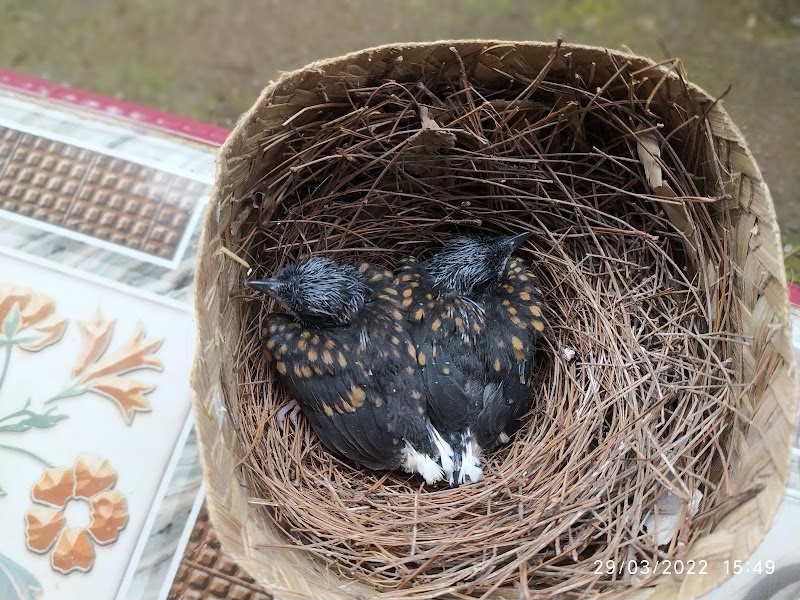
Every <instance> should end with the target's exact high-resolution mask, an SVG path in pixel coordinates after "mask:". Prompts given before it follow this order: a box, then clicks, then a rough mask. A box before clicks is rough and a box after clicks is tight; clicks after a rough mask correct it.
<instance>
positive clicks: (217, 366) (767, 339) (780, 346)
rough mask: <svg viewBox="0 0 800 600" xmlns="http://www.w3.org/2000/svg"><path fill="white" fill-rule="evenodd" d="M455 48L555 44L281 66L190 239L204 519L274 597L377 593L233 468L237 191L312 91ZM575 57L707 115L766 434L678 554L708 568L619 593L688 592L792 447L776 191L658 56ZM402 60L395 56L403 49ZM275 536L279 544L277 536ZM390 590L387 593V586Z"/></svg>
mask: <svg viewBox="0 0 800 600" xmlns="http://www.w3.org/2000/svg"><path fill="white" fill-rule="evenodd" d="M451 47H454V48H456V49H457V51H458V54H459V55H460V56H461V57H462V59H463V61H464V63H465V65H466V67H467V69H468V71H469V72H470V73H471V76H472V77H474V78H476V79H479V80H481V81H482V83H483V84H484V85H486V84H487V82H491V81H492V80H493V79H498V80H500V79H501V76H500V75H499V74H498V73H500V72H501V71H502V70H503V69H504V68H506V67H508V66H510V65H513V68H515V69H518V70H523V71H525V72H527V73H529V74H530V76H531V77H532V78H533V77H535V76H536V75H537V74H538V73H539V72H540V70H541V69H542V67H543V65H544V64H545V63H546V62H547V61H548V59H549V57H550V55H551V52H552V51H553V48H554V46H553V45H551V44H539V43H508V42H483V41H472V42H438V43H430V44H408V45H393V46H384V47H380V48H375V49H371V50H365V51H362V52H358V53H354V54H349V55H347V56H343V57H340V58H336V59H331V60H326V61H321V62H317V63H314V64H312V65H310V66H308V67H306V68H304V69H301V70H298V71H295V72H292V73H287V74H285V75H283V76H282V77H281V78H280V79H279V80H278V81H277V82H275V83H273V84H271V85H270V86H269V87H267V88H266V89H265V90H264V92H263V93H262V95H261V97H260V98H259V99H258V101H257V102H256V103H255V104H254V106H253V107H252V108H251V109H250V111H249V112H248V113H247V114H246V115H244V117H243V118H242V119H241V120H240V122H239V123H238V125H237V127H236V129H235V130H234V132H233V133H232V134H231V136H230V137H229V138H228V141H227V142H226V143H225V145H224V146H223V148H222V150H221V152H220V156H219V164H218V172H217V181H216V188H215V191H214V194H213V199H212V202H211V205H210V207H209V210H208V212H207V215H206V219H205V227H204V231H203V235H202V239H201V241H200V249H199V259H198V273H197V278H196V301H197V324H198V351H197V355H196V359H195V364H194V372H193V391H194V398H193V401H194V414H195V423H196V429H197V434H198V439H199V444H200V451H201V458H202V462H203V471H204V476H205V490H206V494H207V502H208V507H209V511H210V515H211V520H212V522H213V524H214V527H215V528H216V531H217V533H218V535H219V538H220V541H221V542H222V545H223V549H224V550H225V552H227V553H228V554H229V555H230V556H232V557H233V558H234V559H235V560H236V561H237V562H238V563H239V564H240V565H241V566H242V567H244V568H245V569H246V570H247V571H248V572H249V573H250V574H251V575H252V576H253V577H254V578H255V579H256V580H257V581H258V582H259V583H260V584H261V585H262V586H263V587H264V588H265V589H266V590H267V591H268V592H270V593H272V594H274V595H275V597H276V598H307V599H317V598H319V599H322V598H324V599H334V598H335V599H347V598H349V599H352V598H371V597H378V596H379V594H378V593H377V592H376V591H375V590H373V589H371V588H369V587H367V586H365V585H363V584H360V583H357V582H353V581H348V580H346V579H343V578H341V577H340V576H339V575H338V574H336V573H334V572H333V571H331V570H328V569H326V568H325V567H324V566H322V565H319V564H318V563H316V562H315V561H313V560H311V559H310V558H309V557H308V556H306V555H305V554H304V552H303V551H302V550H299V549H297V548H291V547H286V546H285V544H286V543H287V541H286V539H285V538H284V536H283V535H282V534H281V532H280V531H278V530H277V528H275V527H273V526H271V525H270V523H269V522H268V519H267V518H266V517H265V515H264V512H263V511H262V510H261V509H260V508H259V506H257V505H254V504H251V503H249V502H248V498H249V496H250V493H249V492H248V487H249V482H248V481H247V480H246V477H245V476H244V475H243V474H242V470H241V469H240V468H239V465H240V459H241V457H244V456H246V455H247V450H248V449H247V448H245V447H242V444H241V442H240V441H239V438H238V437H237V434H236V432H235V431H234V428H233V425H232V423H231V421H230V418H229V415H228V413H227V411H226V410H225V408H224V407H225V402H227V403H228V404H229V405H235V404H236V403H237V402H239V401H240V399H241V401H246V398H243V397H242V396H240V394H241V388H240V387H238V386H237V365H236V364H235V352H234V348H233V346H234V343H235V341H236V340H237V339H238V337H239V332H240V331H241V329H242V326H243V324H242V322H241V319H242V311H241V310H240V307H239V304H238V302H239V299H238V297H237V296H239V294H240V292H241V289H242V285H243V282H244V281H246V279H247V276H248V274H247V269H246V268H245V266H244V265H243V263H242V262H241V261H237V260H235V259H234V258H233V256H232V255H236V256H240V257H242V256H246V254H247V252H248V251H249V249H248V248H246V247H243V245H242V243H241V241H242V240H241V239H240V238H238V237H237V234H238V227H239V224H240V223H241V222H242V220H243V219H244V218H246V211H247V210H248V206H249V204H248V203H246V202H239V201H238V200H240V199H242V198H243V197H245V196H246V195H247V193H249V192H250V191H251V190H252V189H253V188H254V187H255V186H256V183H257V181H258V179H259V177H260V176H261V175H262V174H263V173H264V172H265V170H266V169H267V167H268V166H271V165H272V164H273V163H272V162H271V161H274V160H276V157H277V156H278V155H279V152H280V148H276V147H274V146H273V147H270V148H264V147H263V145H262V144H261V140H262V139H263V137H264V136H265V135H266V133H267V132H275V131H280V130H281V129H282V128H285V127H286V125H285V123H286V121H287V119H290V118H291V117H292V116H294V115H296V114H298V113H299V112H301V111H303V110H304V109H305V108H307V107H309V106H313V105H314V104H317V103H319V102H320V101H321V100H320V99H321V98H323V97H325V98H326V99H327V98H335V97H337V94H339V95H340V94H341V90H342V85H343V83H346V84H347V85H348V86H353V87H354V86H361V85H366V83H367V82H370V83H371V84H373V85H374V84H375V82H376V81H384V80H392V79H401V80H413V79H414V74H415V73H419V72H421V71H422V70H423V69H425V70H430V69H442V68H445V69H446V68H450V67H453V66H454V62H455V61H454V53H453V52H452V51H450V48H451ZM561 53H562V55H563V54H566V53H571V62H572V68H573V69H574V70H575V71H576V72H579V73H583V74H584V76H586V74H588V73H589V71H590V70H591V71H592V73H593V76H594V80H595V81H597V82H598V85H602V82H603V80H607V79H608V78H609V77H611V76H612V75H613V74H614V72H615V71H616V70H617V69H618V65H620V64H622V63H624V62H625V61H630V63H631V69H633V70H649V73H648V75H649V77H650V79H651V80H652V81H653V82H659V81H660V84H659V85H658V86H656V87H655V88H654V90H655V91H654V93H655V94H656V95H657V96H658V97H659V98H661V99H673V98H679V97H681V96H682V95H685V94H688V95H691V96H692V98H693V100H694V101H696V102H697V103H699V105H701V106H706V107H708V111H709V112H708V120H709V123H710V128H711V135H712V137H713V144H714V146H715V149H716V152H717V155H718V157H719V164H718V165H709V173H710V174H711V176H712V177H717V179H718V180H719V181H718V183H719V185H720V187H721V189H723V190H724V193H725V195H726V196H728V198H729V200H728V201H729V202H730V203H731V206H730V208H731V213H732V217H733V225H734V229H735V232H734V235H732V236H731V239H732V240H733V243H732V247H731V248H730V253H731V259H732V263H733V264H734V265H735V266H736V271H735V287H736V292H737V296H738V298H739V302H738V306H736V307H735V310H736V312H737V314H736V316H735V317H734V321H735V322H736V324H737V327H738V331H736V333H738V334H742V335H744V336H747V337H748V338H749V339H752V343H750V344H748V345H746V346H744V347H743V348H742V350H741V352H742V356H741V357H739V361H738V362H739V363H740V364H741V365H742V367H741V368H742V372H741V373H740V374H739V381H741V382H751V381H752V382H753V385H752V386H750V387H749V388H748V390H749V391H748V392H747V393H746V394H743V395H742V397H741V403H742V408H743V409H745V410H746V412H747V413H748V414H750V415H752V420H753V422H754V425H753V427H758V428H759V429H760V431H761V432H763V433H764V436H763V438H762V436H761V435H757V434H756V432H755V431H741V432H740V433H739V435H737V436H736V439H735V449H736V455H737V456H738V457H739V462H738V464H736V465H735V467H734V466H732V467H731V473H730V479H731V485H732V488H733V491H734V493H736V492H739V491H742V490H744V489H746V488H747V487H748V486H750V485H752V484H753V483H759V484H762V485H763V486H764V489H763V491H762V492H761V493H759V494H758V495H757V496H755V497H754V498H752V499H751V500H749V501H747V502H745V503H744V504H742V505H740V506H738V507H737V508H736V509H735V510H733V511H732V512H730V513H728V514H727V515H726V516H725V517H724V518H723V519H722V520H721V521H720V522H719V523H718V524H717V525H716V527H715V529H714V531H713V533H711V534H710V535H707V536H705V537H703V538H701V539H699V540H698V541H696V542H695V543H694V544H693V545H692V546H691V548H690V549H689V551H688V553H687V554H686V559H687V560H688V559H696V560H706V561H708V563H709V569H708V571H709V573H708V575H707V576H705V577H693V578H684V579H683V580H680V579H677V578H671V577H662V578H660V579H658V580H656V582H655V585H654V586H652V587H648V588H645V589H642V590H637V591H634V592H630V593H628V594H627V595H625V596H624V597H626V598H676V597H679V598H686V599H690V598H696V597H698V596H699V595H701V594H703V593H705V592H706V591H708V590H709V589H712V588H713V587H715V586H717V585H718V584H719V583H720V582H721V581H722V580H724V579H725V577H726V575H725V573H724V570H723V567H722V561H724V560H727V559H744V558H746V557H747V556H748V555H749V554H750V552H751V551H752V550H753V549H754V548H755V546H756V545H757V544H758V543H759V542H760V541H761V539H762V537H763V536H764V534H765V532H766V531H767V529H768V528H769V526H770V524H771V522H772V518H773V515H774V513H775V511H776V510H777V507H778V505H779V503H780V502H781V499H782V498H783V493H784V487H785V484H786V480H787V477H788V467H789V448H790V442H791V436H792V432H793V424H794V423H793V422H794V415H795V414H796V407H797V399H798V396H797V389H796V383H795V371H794V367H793V355H792V349H791V336H790V331H789V319H788V300H787V294H786V281H785V275H784V266H783V256H782V250H781V243H780V236H779V231H778V226H777V224H776V219H775V213H774V210H773V205H772V200H771V198H770V195H769V191H768V190H767V186H766V185H765V183H764V182H763V180H762V177H761V172H760V170H759V168H758V166H757V165H756V164H755V162H754V160H753V157H752V155H751V154H750V152H749V150H748V149H747V146H746V145H745V142H744V140H743V139H742V136H741V134H740V132H739V130H738V129H737V128H736V126H735V125H734V124H733V123H732V122H731V120H730V118H729V117H728V115H727V114H726V113H725V111H724V110H723V109H722V108H721V107H720V106H719V105H718V104H715V103H713V102H712V99H711V98H710V97H709V96H708V95H707V94H706V93H705V92H704V91H703V90H701V89H699V88H697V87H695V86H693V85H688V86H686V85H685V84H684V83H683V82H682V81H681V80H680V78H678V77H677V76H675V74H674V73H673V72H671V71H670V70H669V69H668V68H667V67H663V66H658V65H655V64H654V63H652V62H651V61H649V60H648V59H645V58H642V57H637V56H632V55H628V54H623V53H617V52H610V51H608V50H605V49H600V48H590V47H580V46H568V47H563V48H562V49H561ZM399 57H402V60H399ZM559 69H562V70H563V62H559V61H558V60H557V61H556V62H555V63H554V66H553V68H552V69H551V71H550V74H549V75H548V77H556V76H558V74H559ZM282 545H284V546H283V547H281V546H282ZM384 597H388V596H384Z"/></svg>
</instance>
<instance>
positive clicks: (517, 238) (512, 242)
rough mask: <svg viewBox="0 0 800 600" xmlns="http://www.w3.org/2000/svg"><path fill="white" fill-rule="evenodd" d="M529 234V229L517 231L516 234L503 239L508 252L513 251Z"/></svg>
mask: <svg viewBox="0 0 800 600" xmlns="http://www.w3.org/2000/svg"><path fill="white" fill-rule="evenodd" d="M530 235H531V232H530V231H523V232H522V233H518V234H517V235H512V236H509V237H507V238H506V239H505V244H506V245H507V247H508V249H509V251H510V252H514V250H516V249H517V248H519V247H520V246H522V244H523V243H524V242H525V240H527V239H528V238H529V237H530Z"/></svg>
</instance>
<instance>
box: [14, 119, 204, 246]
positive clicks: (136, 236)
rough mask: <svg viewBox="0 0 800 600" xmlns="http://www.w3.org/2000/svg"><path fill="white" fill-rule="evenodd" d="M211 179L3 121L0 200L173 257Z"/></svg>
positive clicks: (41, 216) (95, 234)
mask: <svg viewBox="0 0 800 600" xmlns="http://www.w3.org/2000/svg"><path fill="white" fill-rule="evenodd" d="M208 191H209V188H208V186H207V185H205V184H202V183H199V182H196V181H192V180H191V179H187V178H185V177H180V176H178V175H172V174H170V173H165V172H163V171H159V170H157V169H151V168H149V167H145V166H142V165H138V164H135V163H131V162H128V161H126V160H121V159H118V158H114V157H111V156H107V155H105V154H101V153H98V152H93V151H91V150H85V149H83V148H79V147H77V146H72V145H69V144H64V143H61V142H55V141H52V140H48V139H46V138H41V137H38V136H35V135H32V134H29V133H23V132H20V131H16V130H14V129H9V128H5V127H0V208H2V209H5V210H8V211H11V212H15V213H17V214H20V215H24V216H27V217H32V218H34V219H38V220H40V221H44V222H46V223H50V224H52V225H59V226H61V227H65V228H67V229H71V230H73V231H79V232H81V233H83V234H86V235H89V236H92V237H95V238H98V239H102V240H105V241H108V242H113V243H115V244H119V245H121V246H125V247H127V248H131V249H134V250H139V251H141V252H145V253H147V254H150V255H152V256H157V257H159V258H166V259H171V258H173V257H175V253H176V250H177V248H178V245H179V243H180V240H181V239H182V237H183V235H184V233H185V232H186V228H187V226H188V224H189V218H190V215H191V212H192V210H193V209H194V207H195V206H196V204H197V203H198V202H199V201H200V200H201V199H202V198H203V197H204V196H205V195H206V194H207V193H208Z"/></svg>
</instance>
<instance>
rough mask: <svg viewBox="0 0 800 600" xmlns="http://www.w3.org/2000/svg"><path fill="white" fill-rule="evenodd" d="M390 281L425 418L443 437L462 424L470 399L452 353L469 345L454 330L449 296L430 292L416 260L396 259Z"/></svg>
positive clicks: (466, 351) (463, 373)
mask: <svg viewBox="0 0 800 600" xmlns="http://www.w3.org/2000/svg"><path fill="white" fill-rule="evenodd" d="M394 285H395V287H396V289H397V290H398V293H399V301H400V304H401V309H402V311H403V314H404V316H405V319H406V321H407V323H408V327H409V335H410V336H411V341H412V343H413V345H414V348H415V349H416V353H417V364H418V365H419V367H420V373H421V376H422V383H423V385H424V390H425V398H426V404H427V411H428V414H429V415H430V420H431V422H432V424H433V426H434V427H435V428H436V429H437V431H439V432H440V433H441V434H442V435H443V436H444V437H445V438H448V434H455V433H458V432H461V431H462V430H463V429H464V428H465V427H466V426H467V424H468V420H469V413H470V406H471V404H472V400H473V399H472V398H470V395H469V394H468V391H467V387H468V384H469V377H470V374H469V371H468V370H467V371H465V370H462V369H461V368H459V365H458V364H456V357H457V356H459V357H461V358H462V359H463V358H464V355H465V354H466V355H469V354H470V353H471V349H470V348H468V347H465V345H464V343H463V342H462V340H461V336H457V335H456V330H455V323H454V320H453V312H452V310H449V308H448V304H447V303H448V302H450V300H447V299H442V298H440V297H438V296H435V295H434V293H433V290H432V281H431V279H430V277H429V275H428V274H427V272H426V271H425V270H424V269H423V268H422V267H421V265H420V264H419V263H416V262H414V261H413V260H406V261H404V262H403V263H401V265H400V267H399V268H398V270H397V271H396V272H395V276H394ZM462 362H463V361H462Z"/></svg>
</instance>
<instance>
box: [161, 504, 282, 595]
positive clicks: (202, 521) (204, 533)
mask: <svg viewBox="0 0 800 600" xmlns="http://www.w3.org/2000/svg"><path fill="white" fill-rule="evenodd" d="M167 598H168V600H212V599H214V600H216V599H223V598H224V599H225V600H272V596H271V595H269V594H267V593H266V592H264V591H263V590H261V588H260V587H258V584H256V582H255V581H254V580H253V579H251V578H250V577H248V576H247V575H246V574H245V573H244V571H242V570H241V569H240V568H239V567H238V566H237V565H236V563H234V562H233V561H232V560H230V559H228V558H227V557H225V556H224V555H223V554H222V550H221V549H220V544H219V541H218V540H217V536H216V535H215V534H214V530H213V528H212V527H211V523H210V521H209V520H208V511H207V510H206V507H205V505H203V508H202V510H201V511H200V516H199V517H198V518H197V523H196V524H195V526H194V529H193V530H192V535H191V537H190V538H189V544H188V545H187V546H186V552H184V554H183V560H181V564H180V567H179V568H178V573H177V575H176V576H175V580H174V581H173V582H172V588H171V589H170V592H169V596H168V597H167Z"/></svg>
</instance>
